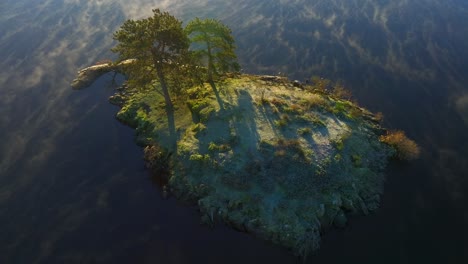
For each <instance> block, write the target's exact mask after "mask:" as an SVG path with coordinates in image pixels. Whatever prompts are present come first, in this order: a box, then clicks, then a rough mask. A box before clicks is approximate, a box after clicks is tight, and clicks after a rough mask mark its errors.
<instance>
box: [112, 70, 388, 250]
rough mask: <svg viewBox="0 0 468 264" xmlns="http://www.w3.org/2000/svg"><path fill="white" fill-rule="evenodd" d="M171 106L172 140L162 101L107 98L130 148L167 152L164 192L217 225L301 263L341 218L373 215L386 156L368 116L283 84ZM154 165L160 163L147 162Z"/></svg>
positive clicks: (219, 86)
mask: <svg viewBox="0 0 468 264" xmlns="http://www.w3.org/2000/svg"><path fill="white" fill-rule="evenodd" d="M215 85H216V90H217V94H218V95H216V93H215V91H214V89H213V87H212V86H211V85H209V84H208V83H207V84H205V85H204V86H197V87H193V88H191V89H189V90H187V92H186V94H185V95H184V96H179V97H178V98H176V97H174V98H173V99H174V104H175V112H174V119H175V123H176V139H171V136H170V135H169V133H168V128H167V113H166V112H165V105H164V100H163V98H162V96H161V95H160V94H159V93H158V92H156V91H151V90H150V91H145V92H142V91H139V90H137V89H133V90H132V89H129V88H126V89H125V88H124V89H122V90H121V91H120V92H119V93H117V94H116V96H114V97H113V98H112V101H113V102H114V103H117V104H119V105H121V106H122V108H121V110H120V111H119V112H118V114H117V118H118V119H119V120H121V121H122V122H124V123H126V124H129V125H131V126H133V127H135V128H136V138H137V142H138V143H139V144H141V145H158V146H161V147H162V148H163V149H164V148H166V149H167V148H170V146H171V144H170V141H171V140H176V145H177V149H176V150H172V152H173V153H172V155H171V158H170V162H171V166H170V168H171V170H170V178H169V182H168V187H169V189H170V190H172V192H173V193H174V194H175V195H176V196H178V197H180V198H181V199H189V200H192V201H196V202H197V204H198V206H199V208H200V211H201V212H202V218H203V220H204V221H205V222H207V223H214V222H216V221H223V222H225V223H227V224H229V225H231V226H233V227H234V228H237V229H240V230H244V231H247V232H250V233H253V234H255V235H258V236H259V237H262V238H264V239H267V240H270V241H273V242H275V243H278V244H281V245H284V246H286V247H288V248H290V249H292V250H293V251H294V252H295V253H296V254H298V255H302V256H305V255H307V253H308V252H311V251H313V250H316V249H317V248H318V247H319V242H320V236H321V233H322V232H323V231H324V230H325V229H327V228H329V227H331V226H333V225H335V226H343V225H345V224H346V221H347V215H349V214H352V213H364V214H367V213H368V212H369V211H372V210H375V209H376V208H377V207H378V205H379V198H380V195H381V193H382V187H383V181H384V176H383V174H382V171H383V169H384V168H385V165H386V163H387V160H388V158H389V157H390V156H391V155H392V154H393V150H392V149H391V148H390V147H388V145H385V144H383V143H381V142H380V141H379V136H380V135H381V134H382V133H383V132H384V130H383V129H382V128H380V126H379V125H378V122H377V121H376V120H375V118H374V115H372V114H371V113H369V112H368V111H366V110H365V109H362V108H360V107H358V106H357V105H355V104H353V103H351V102H350V101H346V100H342V99H339V98H336V97H334V96H333V95H331V94H328V93H325V92H323V91H319V90H314V89H313V87H309V86H304V87H297V85H293V83H292V82H290V81H289V80H287V79H285V78H280V77H271V76H253V75H241V76H237V77H232V78H226V79H224V80H222V81H219V82H217V83H216V84H215ZM156 156H157V157H160V156H158V155H156Z"/></svg>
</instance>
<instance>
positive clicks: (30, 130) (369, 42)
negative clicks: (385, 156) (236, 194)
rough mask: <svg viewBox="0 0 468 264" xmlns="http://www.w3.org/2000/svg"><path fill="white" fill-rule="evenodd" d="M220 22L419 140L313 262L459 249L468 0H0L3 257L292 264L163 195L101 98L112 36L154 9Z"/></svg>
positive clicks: (467, 137)
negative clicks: (81, 77)
mask: <svg viewBox="0 0 468 264" xmlns="http://www.w3.org/2000/svg"><path fill="white" fill-rule="evenodd" d="M157 7H159V8H161V9H164V10H168V11H170V12H171V13H173V14H174V15H176V16H178V17H179V18H181V19H183V20H184V21H188V20H189V19H191V18H193V17H195V16H200V17H214V18H218V19H221V20H223V21H224V22H225V23H226V24H227V25H228V26H230V27H231V28H232V30H233V33H234V35H235V37H236V43H237V46H238V51H237V54H238V56H239V60H240V62H241V65H242V66H243V68H244V71H245V72H250V73H262V74H277V73H279V72H281V73H284V74H286V75H288V76H289V77H290V78H292V79H298V80H305V79H306V78H309V77H311V76H312V75H318V76H323V77H325V78H329V79H332V80H341V81H342V82H343V83H344V84H345V86H346V87H347V88H348V89H350V90H352V92H353V94H354V97H355V99H356V100H357V101H358V102H359V103H360V104H361V105H362V106H365V107H367V108H369V109H370V110H372V111H375V112H377V111H381V112H383V114H384V116H385V126H386V127H390V128H394V129H403V130H405V131H406V132H407V134H408V135H409V136H410V137H412V138H413V139H415V140H416V141H417V142H418V143H419V144H420V145H421V147H422V150H423V153H422V157H421V159H420V160H418V161H416V162H413V163H411V164H393V165H392V166H390V168H389V170H388V173H387V183H386V185H385V194H384V196H383V201H382V206H381V208H380V209H379V211H378V212H376V213H375V214H373V215H371V216H366V217H356V218H354V219H351V221H350V225H349V226H348V227H347V228H346V229H345V230H332V231H330V232H329V233H328V234H326V235H325V236H324V237H323V243H322V249H321V250H320V251H319V252H317V254H316V255H314V256H311V257H310V258H309V259H308V261H309V262H310V263H343V262H344V261H345V260H346V261H349V262H357V261H359V262H360V263H421V262H423V261H424V262H425V263H440V262H443V263H465V262H467V261H468V255H467V253H465V252H467V250H468V244H467V239H466V237H467V235H468V233H467V230H466V224H467V223H468V210H467V209H466V206H465V205H466V204H468V196H467V194H466V190H467V189H468V176H467V175H468V143H467V142H468V129H467V128H468V27H467V26H466V18H467V17H468V1H463V0H446V1H435V0H419V1H405V0H396V1H385V0H375V1H372V0H352V1H350V0H328V1H325V0H317V1H305V0H295V1H282V0H268V1H267V0H249V1H247V0H239V1H232V2H226V1H218V0H198V1H187V0H175V1H169V0H165V1H151V0H138V1H124V0H114V1H112V0H91V1H82V0H43V1H33V0H16V1H11V0H3V1H2V2H1V3H0V32H1V34H0V58H1V60H0V67H1V69H2V70H1V71H0V132H1V134H2V137H1V138H2V139H1V140H0V263H78V262H80V263H110V262H112V263H145V262H148V263H149V262H158V263H199V262H201V261H204V262H206V263H239V262H243V263H259V262H260V263H262V262H266V261H268V262H270V263H295V261H296V259H295V258H294V257H292V256H291V255H290V254H289V253H288V252H287V251H285V250H283V249H281V248H278V247H276V246H273V245H270V244H268V243H265V242H263V241H260V240H257V239H255V238H253V237H251V236H249V235H246V234H242V233H238V232H235V231H231V230H229V229H228V228H225V227H222V226H219V227H217V228H215V229H214V230H211V229H209V228H207V227H203V226H199V222H198V217H199V216H198V215H197V212H196V210H195V209H193V208H190V207H189V206H185V205H181V204H179V203H178V202H176V201H174V200H173V199H170V200H162V199H161V197H160V190H159V187H158V186H156V185H154V184H153V183H152V181H151V178H150V176H149V175H148V173H147V172H146V171H145V170H144V168H143V162H142V153H141V152H142V151H141V149H140V148H139V147H137V146H136V145H135V144H134V142H133V131H132V130H131V129H130V128H128V127H125V126H123V125H121V124H119V123H118V122H117V121H116V120H115V118H114V115H115V113H116V112H117V110H118V109H117V108H116V107H114V106H112V105H110V104H109V103H108V102H107V97H108V96H109V95H111V94H112V92H113V87H112V86H111V85H110V82H109V80H110V76H105V77H103V78H102V79H100V80H99V81H98V82H97V83H95V84H94V85H93V86H92V87H89V88H88V89H86V90H83V91H72V90H71V88H70V85H69V83H70V81H71V80H72V79H73V78H74V75H75V73H76V71H77V70H78V69H79V68H81V67H84V66H87V65H90V64H92V63H94V62H96V61H99V60H101V59H106V58H114V55H113V54H111V52H110V51H109V49H110V48H111V47H112V45H113V42H112V33H113V32H114V31H115V30H116V29H117V28H118V27H119V26H120V25H121V24H122V23H123V21H124V20H125V19H127V18H135V19H138V18H142V17H146V16H148V15H150V14H151V9H152V8H157Z"/></svg>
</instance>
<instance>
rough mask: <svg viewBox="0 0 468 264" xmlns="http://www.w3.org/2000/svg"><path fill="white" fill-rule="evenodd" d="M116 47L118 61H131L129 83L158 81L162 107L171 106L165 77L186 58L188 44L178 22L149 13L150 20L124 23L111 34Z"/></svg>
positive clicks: (164, 15)
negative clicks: (163, 105)
mask: <svg viewBox="0 0 468 264" xmlns="http://www.w3.org/2000/svg"><path fill="white" fill-rule="evenodd" d="M114 40H116V41H117V45H116V46H115V47H114V48H113V49H112V51H113V52H116V53H118V55H119V60H125V59H135V63H133V64H132V65H131V67H130V68H129V69H128V73H129V75H130V79H131V80H133V81H138V80H139V81H140V83H141V84H147V83H149V82H151V81H152V80H154V79H156V78H157V79H158V81H159V84H160V86H161V90H162V93H163V94H164V96H165V99H166V104H168V105H172V103H171V101H170V96H169V87H168V86H167V82H166V78H167V73H168V72H170V71H171V69H173V68H174V67H176V66H177V65H178V64H177V63H178V62H179V61H180V60H181V59H182V58H183V57H184V56H185V55H186V54H187V50H188V47H189V40H188V38H187V35H186V34H185V32H184V30H183V28H182V21H180V20H178V19H177V18H176V17H174V16H172V15H171V14H169V13H168V12H162V11H160V10H159V9H154V10H153V16H151V17H149V18H145V19H140V20H131V19H130V20H127V21H125V22H124V24H123V25H122V26H121V27H120V29H119V30H118V31H117V32H115V33H114Z"/></svg>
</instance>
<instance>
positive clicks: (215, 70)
mask: <svg viewBox="0 0 468 264" xmlns="http://www.w3.org/2000/svg"><path fill="white" fill-rule="evenodd" d="M185 32H186V33H187V35H188V36H189V38H190V41H191V43H192V46H191V50H192V52H193V54H194V55H195V57H196V58H197V59H198V61H199V63H201V64H202V65H203V66H205V67H207V74H208V81H209V82H211V83H212V82H213V81H214V79H215V78H216V77H218V76H219V75H221V74H223V73H226V72H228V71H231V70H232V71H238V70H239V68H240V67H239V64H238V63H237V56H236V54H235V48H236V47H235V45H234V37H233V36H232V31H231V29H229V28H228V27H227V26H225V25H224V24H222V23H221V22H220V21H219V20H216V19H203V20H202V19H199V18H195V19H194V20H192V21H190V22H189V23H188V24H187V26H186V27H185Z"/></svg>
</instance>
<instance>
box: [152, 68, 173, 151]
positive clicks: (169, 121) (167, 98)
mask: <svg viewBox="0 0 468 264" xmlns="http://www.w3.org/2000/svg"><path fill="white" fill-rule="evenodd" d="M155 66H156V71H157V74H158V79H159V83H160V84H161V90H162V93H163V96H164V101H165V104H166V114H167V125H168V129H169V136H170V141H171V143H170V144H171V146H170V150H169V151H170V152H175V151H177V143H176V142H177V138H176V131H175V120H174V105H173V104H172V101H171V96H170V94H169V89H168V87H167V83H166V78H165V76H164V72H163V69H162V67H161V65H159V64H157V65H155Z"/></svg>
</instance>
